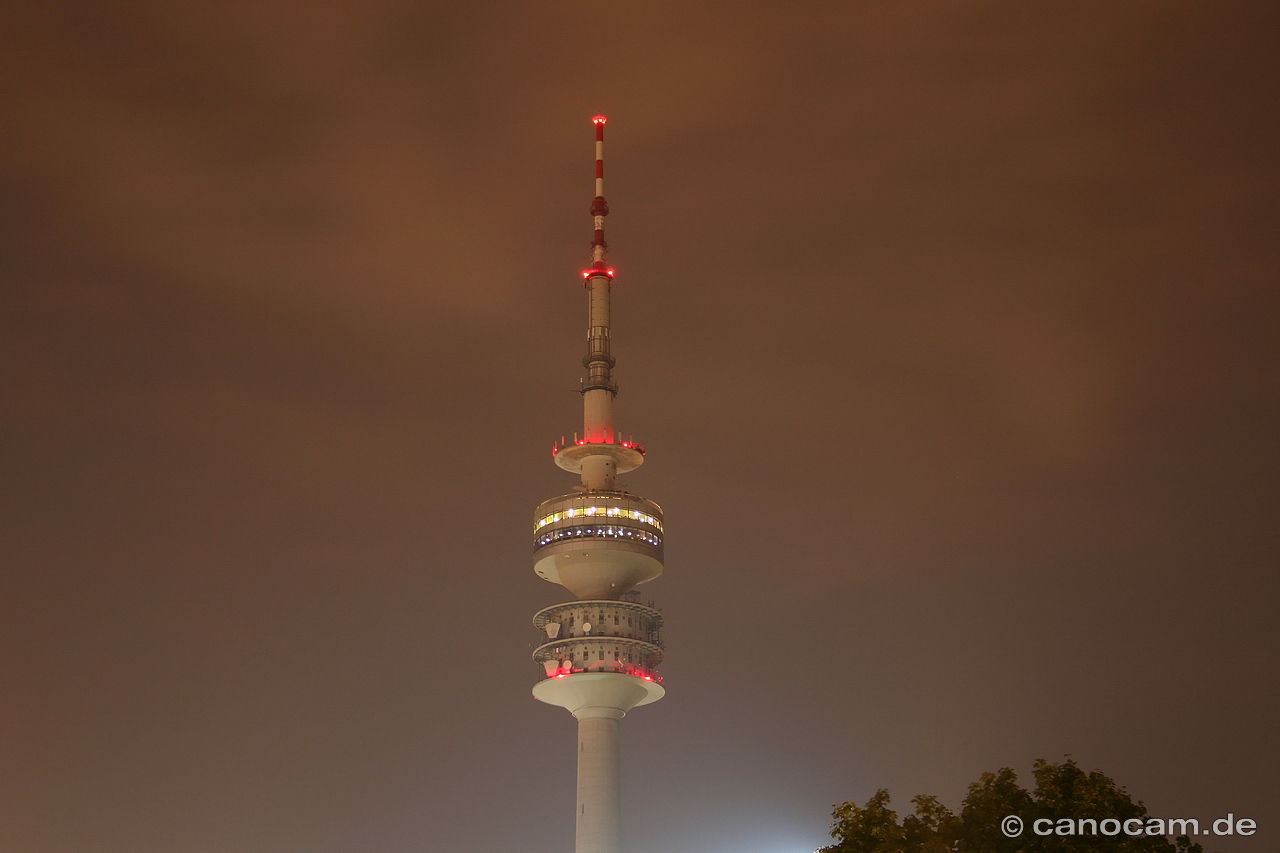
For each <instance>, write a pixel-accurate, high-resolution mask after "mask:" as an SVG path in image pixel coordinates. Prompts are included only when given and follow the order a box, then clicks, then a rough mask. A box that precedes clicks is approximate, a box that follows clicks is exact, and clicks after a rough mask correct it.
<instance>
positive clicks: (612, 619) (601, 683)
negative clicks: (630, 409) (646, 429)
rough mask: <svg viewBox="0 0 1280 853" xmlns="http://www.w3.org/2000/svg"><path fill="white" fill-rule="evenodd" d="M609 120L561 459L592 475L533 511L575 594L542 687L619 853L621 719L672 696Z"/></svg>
mask: <svg viewBox="0 0 1280 853" xmlns="http://www.w3.org/2000/svg"><path fill="white" fill-rule="evenodd" d="M605 121H606V120H605V117H604V116H596V117H595V118H594V119H592V123H593V124H594V125H595V129H596V185H595V190H596V191H595V197H594V198H593V199H592V202H591V216H592V218H593V220H594V225H595V236H594V238H593V239H592V241H591V266H590V268H588V269H587V270H584V271H583V273H582V277H583V279H584V280H585V283H586V288H587V306H588V307H587V354H586V356H585V357H584V358H583V360H582V363H583V365H584V366H585V367H586V368H587V380H586V382H585V383H584V385H583V388H582V397H583V433H582V438H581V439H578V438H577V437H576V436H575V438H574V442H573V444H571V445H570V444H568V443H566V442H564V441H563V440H562V441H561V442H559V443H557V444H556V445H555V446H554V448H553V454H554V456H555V461H556V464H557V465H558V466H560V467H561V468H563V469H565V470H567V471H571V472H573V473H575V474H579V475H580V477H581V481H582V484H581V485H580V486H578V487H577V489H576V490H575V491H573V492H572V493H570V494H566V495H561V496H559V497H555V498H551V499H550V500H547V501H543V503H542V504H541V505H540V506H539V507H538V510H537V514H536V515H535V518H534V571H535V572H536V573H537V574H538V576H539V577H542V578H544V579H545V580H548V581H551V582H552V583H557V584H560V585H561V586H564V587H565V588H566V589H568V590H569V591H570V592H572V593H573V594H574V595H575V596H576V599H575V600H574V601H569V602H565V603H563V604H556V605H553V606H551V607H547V608H544V609H543V610H541V611H539V612H538V614H537V615H536V616H535V617H534V619H533V624H534V626H535V627H537V628H538V629H539V630H540V631H543V632H545V634H546V641H545V642H543V643H542V644H541V645H539V646H538V647H537V648H536V649H535V650H534V653H533V659H534V661H535V662H536V663H538V664H540V665H541V666H542V668H543V672H544V677H543V678H542V679H541V680H539V681H538V683H537V684H536V685H534V688H533V695H534V697H536V698H537V699H539V700H541V701H543V702H546V703H548V704H551V705H558V706H560V707H562V708H564V709H566V710H568V711H569V713H571V714H572V715H573V716H574V718H575V719H577V721H578V788H577V802H576V808H575V814H576V824H577V833H576V844H575V851H576V853H620V849H621V815H622V796H621V789H620V781H619V764H618V742H619V721H620V720H621V719H622V717H623V716H625V715H626V713H627V712H628V711H630V710H631V709H632V708H635V707H638V706H640V705H647V704H649V703H651V702H656V701H658V700H659V699H661V698H662V697H663V696H664V695H665V694H666V690H665V688H663V686H662V679H661V678H660V677H659V676H658V675H657V673H656V671H655V670H656V668H657V666H658V665H659V664H660V663H661V662H662V660H663V658H664V657H665V650H664V648H663V644H662V639H661V636H660V629H661V627H662V614H661V613H660V612H659V611H658V610H657V608H655V607H654V606H652V604H648V605H646V604H641V603H640V601H639V594H638V592H637V591H636V590H635V589H634V587H635V586H636V585H638V584H641V583H645V582H646V581H650V580H653V579H654V578H656V577H658V575H660V574H662V569H663V516H662V508H661V507H659V506H658V505H657V504H656V503H654V502H653V501H650V500H648V499H646V498H642V497H640V496H639V495H636V494H633V493H631V492H628V491H626V490H624V489H623V488H622V487H621V486H620V484H619V483H618V475H619V474H625V473H626V472H628V471H632V470H635V469H636V468H638V467H640V464H641V463H642V462H643V461H644V448H643V447H641V446H640V445H638V444H636V443H635V442H634V441H631V440H623V438H622V437H621V436H619V435H618V434H617V432H616V430H615V428H614V422H613V403H614V397H615V396H616V395H617V391H618V389H617V386H616V385H614V382H613V375H612V370H613V366H614V358H613V354H612V352H611V351H610V340H609V331H610V320H611V318H610V312H609V308H610V306H609V297H610V286H611V285H612V282H613V270H612V269H610V268H609V264H608V254H607V250H608V247H607V245H606V244H605V240H604V218H605V216H607V215H608V213H609V207H608V205H607V204H606V203H605V200H604V125H605Z"/></svg>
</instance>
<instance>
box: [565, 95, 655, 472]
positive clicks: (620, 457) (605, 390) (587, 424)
mask: <svg viewBox="0 0 1280 853" xmlns="http://www.w3.org/2000/svg"><path fill="white" fill-rule="evenodd" d="M607 121H608V119H606V118H605V117H604V116H596V117H595V118H593V119H592V120H591V123H592V124H593V125H595V128H596V184H595V189H596V193H595V197H594V198H593V199H592V200H591V218H592V223H593V226H594V232H593V236H592V239H591V266H590V268H588V269H585V270H583V271H582V278H583V279H584V283H585V286H586V289H587V354H586V356H584V357H583V359H582V365H583V366H584V367H585V368H586V369H587V380H586V382H584V383H583V386H582V441H581V442H577V443H575V448H574V449H570V448H564V449H563V450H561V449H557V452H556V462H557V464H559V465H560V466H561V467H562V468H565V469H567V470H570V471H574V472H575V473H579V472H580V473H581V474H582V485H583V486H584V487H585V488H587V489H591V490H600V489H604V490H607V491H613V490H616V489H617V488H618V479H617V478H618V475H619V474H623V473H626V472H627V471H632V470H635V469H636V468H639V467H640V464H641V463H642V462H643V461H644V453H643V451H642V450H641V449H639V448H638V447H637V446H636V445H635V444H634V442H630V441H627V442H622V441H619V440H618V436H617V433H616V431H615V428H614V422H613V401H614V398H615V397H616V396H617V395H618V386H617V385H616V384H615V383H614V381H613V366H614V364H616V363H617V360H616V359H615V358H614V357H613V353H612V352H611V351H610V346H609V324H610V317H609V295H610V288H611V286H612V284H613V269H611V268H610V267H609V263H608V257H609V244H608V243H606V242H605V239H604V218H605V217H606V216H608V215H609V203H608V202H606V201H605V198H604V126H605V123H606V122H607Z"/></svg>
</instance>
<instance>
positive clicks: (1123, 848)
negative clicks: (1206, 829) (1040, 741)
mask: <svg viewBox="0 0 1280 853" xmlns="http://www.w3.org/2000/svg"><path fill="white" fill-rule="evenodd" d="M1033 775H1034V776H1035V782H1036V784H1035V789H1034V790H1032V791H1027V790H1026V789H1025V788H1023V787H1022V786H1021V785H1019V784H1018V777H1017V774H1015V773H1014V772H1013V771H1012V770H1010V769H1009V768H1007V767H1006V768H1004V769H1002V770H1000V771H998V772H996V773H983V774H982V777H981V778H980V779H978V781H976V782H974V783H973V784H971V785H970V786H969V792H968V794H967V796H965V798H964V802H963V803H962V804H961V808H960V814H958V815H957V814H955V813H953V812H952V811H951V810H950V809H948V808H947V807H946V806H944V805H942V803H940V802H938V800H937V799H936V798H934V797H930V796H918V797H915V798H914V799H913V800H912V801H911V802H912V804H913V805H914V806H915V811H914V812H913V813H912V814H909V815H907V816H905V817H903V818H902V819H901V820H899V819H898V814H897V812H895V811H893V809H891V808H889V792H888V791H886V790H885V789H883V788H881V789H880V790H878V791H876V793H875V795H874V796H872V797H871V799H869V800H867V803H866V805H864V806H860V805H858V804H857V803H841V804H840V805H837V806H836V807H835V810H834V811H833V812H832V818H833V820H834V822H833V824H832V826H831V837H832V838H834V839H835V841H836V843H835V844H832V845H830V846H827V847H823V848H822V849H821V850H820V851H818V853H1093V851H1099V850H1105V851H1107V853H1204V851H1203V849H1202V848H1201V846H1200V845H1199V844H1196V843H1194V842H1193V841H1192V840H1190V839H1188V838H1187V837H1185V836H1180V837H1178V838H1177V839H1175V840H1174V841H1170V840H1169V839H1168V838H1166V837H1165V836H1163V835H1140V836H1131V835H1127V834H1125V833H1123V832H1121V833H1119V834H1115V835H1103V834H1098V833H1097V832H1086V831H1083V830H1079V831H1076V832H1075V833H1074V834H1063V833H1061V832H1059V831H1058V829H1057V828H1058V827H1061V826H1063V824H1061V821H1062V820H1064V819H1069V820H1071V821H1080V820H1081V819H1085V820H1092V821H1095V822H1097V823H1099V824H1100V823H1101V821H1103V820H1108V819H1112V820H1118V821H1122V822H1123V821H1125V820H1129V819H1139V820H1142V821H1144V823H1145V821H1146V820H1147V819H1148V815H1147V809H1146V806H1144V805H1143V804H1142V803H1141V802H1135V801H1134V800H1133V798H1132V797H1130V796H1129V794H1128V793H1127V792H1126V791H1125V789H1124V788H1122V787H1120V786H1119V785H1117V784H1116V783H1115V782H1114V781H1112V779H1111V778H1110V777H1108V776H1107V775H1105V774H1103V773H1101V772H1099V771H1097V770H1094V771H1091V772H1089V773H1086V772H1084V771H1083V770H1081V769H1080V768H1079V767H1078V766H1077V765H1076V764H1075V762H1074V761H1071V760H1070V759H1068V760H1066V761H1064V762H1063V763H1061V764H1050V763H1049V762H1047V761H1045V760H1044V759H1040V760H1038V761H1036V763H1035V768H1034V771H1033ZM1010 815H1016V816H1018V817H1019V818H1021V819H1022V821H1023V831H1022V832H1021V834H1018V835H1016V836H1014V837H1009V836H1008V835H1006V834H1005V832H1004V831H1003V829H1002V821H1003V820H1004V819H1005V818H1006V817H1008V816H1010ZM1037 820H1040V821H1046V820H1047V821H1048V822H1049V823H1043V822H1042V823H1041V824H1040V827H1041V829H1042V830H1043V829H1045V828H1049V827H1053V828H1054V832H1053V833H1052V834H1049V835H1041V834H1037V833H1036V832H1035V831H1033V829H1032V827H1033V824H1034V822H1035V821H1037ZM1134 826H1136V824H1134ZM1068 828H1069V827H1068Z"/></svg>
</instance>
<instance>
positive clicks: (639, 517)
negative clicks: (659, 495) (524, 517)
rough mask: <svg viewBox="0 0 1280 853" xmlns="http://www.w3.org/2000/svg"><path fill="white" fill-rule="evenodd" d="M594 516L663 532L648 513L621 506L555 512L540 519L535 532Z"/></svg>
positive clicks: (534, 528) (657, 522)
mask: <svg viewBox="0 0 1280 853" xmlns="http://www.w3.org/2000/svg"><path fill="white" fill-rule="evenodd" d="M594 515H603V516H605V517H606V518H629V519H631V520H632V521H643V522H644V523H645V524H651V525H653V526H654V527H656V528H658V529H659V530H662V522H661V521H659V520H658V519H656V518H654V517H653V516H652V515H649V513H647V512H641V511H640V510H638V509H623V508H622V507H620V506H609V507H605V506H588V507H583V508H581V509H578V508H576V507H575V508H573V509H565V510H561V511H560V512H553V513H551V514H550V515H544V516H543V517H542V518H540V519H538V523H537V524H535V525H534V526H533V532H534V533H537V532H538V531H539V530H541V529H542V528H544V527H546V526H547V525H548V524H555V523H556V522H557V521H564V520H565V519H569V518H582V517H584V516H586V517H588V518H590V517H591V516H594Z"/></svg>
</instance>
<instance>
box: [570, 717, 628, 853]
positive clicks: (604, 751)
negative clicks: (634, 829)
mask: <svg viewBox="0 0 1280 853" xmlns="http://www.w3.org/2000/svg"><path fill="white" fill-rule="evenodd" d="M622 713H623V712H622V711H620V710H619V709H617V708H581V709H579V710H578V711H577V712H576V713H575V714H574V716H575V717H577V718H578V831H577V843H576V845H575V847H574V851H575V853H619V850H620V847H621V835H622V833H621V813H622V791H621V787H620V785H619V783H618V720H620V719H621V718H622Z"/></svg>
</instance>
